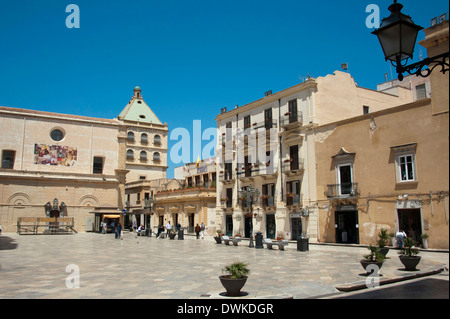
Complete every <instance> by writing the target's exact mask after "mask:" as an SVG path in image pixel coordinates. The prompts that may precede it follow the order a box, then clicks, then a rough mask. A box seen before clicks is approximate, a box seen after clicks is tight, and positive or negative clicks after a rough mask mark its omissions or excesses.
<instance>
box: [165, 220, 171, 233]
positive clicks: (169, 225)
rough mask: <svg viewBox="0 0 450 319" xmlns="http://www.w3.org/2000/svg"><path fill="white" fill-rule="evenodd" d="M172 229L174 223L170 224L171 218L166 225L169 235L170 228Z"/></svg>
mask: <svg viewBox="0 0 450 319" xmlns="http://www.w3.org/2000/svg"><path fill="white" fill-rule="evenodd" d="M171 229H172V225H171V224H170V220H169V222H168V223H167V225H166V231H167V235H168V234H169V233H170V230H171Z"/></svg>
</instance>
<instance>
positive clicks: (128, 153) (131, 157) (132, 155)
mask: <svg viewBox="0 0 450 319" xmlns="http://www.w3.org/2000/svg"><path fill="white" fill-rule="evenodd" d="M133 158H134V152H133V150H128V151H127V159H133Z"/></svg>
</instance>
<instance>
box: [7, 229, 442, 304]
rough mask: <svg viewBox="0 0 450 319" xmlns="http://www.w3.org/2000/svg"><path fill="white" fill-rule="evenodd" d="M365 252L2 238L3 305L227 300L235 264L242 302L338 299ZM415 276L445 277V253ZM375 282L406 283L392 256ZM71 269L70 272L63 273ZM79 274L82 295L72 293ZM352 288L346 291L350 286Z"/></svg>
mask: <svg viewBox="0 0 450 319" xmlns="http://www.w3.org/2000/svg"><path fill="white" fill-rule="evenodd" d="M367 252H368V250H367V249H366V248H365V247H349V246H336V245H323V244H310V245H309V251H305V252H303V251H302V252H299V251H297V246H296V243H290V244H289V246H287V247H286V251H279V250H277V249H274V250H268V249H266V248H264V249H255V248H249V247H248V242H247V241H242V242H241V243H240V244H239V246H237V247H235V246H225V245H224V244H221V245H218V244H216V243H215V241H214V239H213V238H212V237H209V236H207V237H205V239H204V240H201V239H198V240H197V239H195V237H193V236H186V235H185V240H177V239H175V240H170V239H156V238H155V237H136V235H135V234H133V233H126V234H125V235H124V239H123V240H116V239H114V235H112V234H106V235H103V234H94V233H80V234H74V235H55V236H50V235H38V236H32V235H22V236H19V235H18V234H15V233H6V234H2V235H0V299H3V298H11V299H25V298H26V299H28V298H30V299H39V298H47V299H53V298H63V299H65V298H67V299H73V298H87V299H100V298H101V299H111V298H114V299H131V298H139V299H141V298H149V299H211V298H217V299H218V298H226V297H222V296H221V293H223V292H224V291H225V290H224V288H223V287H222V286H221V284H220V281H219V279H218V276H220V275H222V268H223V267H224V266H225V265H227V264H230V263H232V262H234V261H237V260H239V261H244V262H247V263H248V264H249V268H250V270H251V273H250V275H249V279H248V280H247V283H246V285H245V287H244V289H243V290H244V291H245V292H246V293H247V295H246V296H245V297H240V298H269V299H271V298H274V299H275V298H322V297H325V298H326V297H327V296H328V297H329V296H335V295H339V294H342V293H340V292H339V291H338V290H337V289H336V287H337V286H338V287H339V286H344V287H349V284H352V285H353V284H354V285H358V284H361V283H365V281H366V279H367V278H366V277H365V276H362V274H363V273H364V270H363V268H362V267H361V265H360V263H359V260H360V259H361V256H362V255H363V254H366V253H367ZM420 255H421V256H422V261H421V262H420V264H419V266H418V268H419V269H420V271H418V272H414V274H413V275H417V274H428V273H429V272H431V271H436V270H442V269H444V268H446V270H444V271H443V272H442V273H441V274H440V276H443V277H445V278H446V279H447V280H448V267H449V254H448V252H429V251H422V252H421V254H420ZM388 257H391V258H390V259H388V260H387V261H386V262H385V263H384V265H383V267H382V268H381V271H380V273H381V277H379V278H380V280H382V281H383V280H386V279H392V278H400V277H404V276H411V275H412V273H411V272H406V271H403V270H402V268H403V266H402V264H401V263H400V261H399V259H398V258H397V251H396V250H391V251H390V252H389V254H388ZM68 266H69V267H68ZM73 269H79V288H71V287H72V286H73V284H74V283H76V281H75V280H72V278H73V277H74V275H75V274H76V272H73V271H74V270H73ZM350 286H351V285H350Z"/></svg>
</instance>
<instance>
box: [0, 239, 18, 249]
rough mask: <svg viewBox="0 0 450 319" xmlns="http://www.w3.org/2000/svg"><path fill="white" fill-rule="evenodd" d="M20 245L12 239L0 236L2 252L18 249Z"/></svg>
mask: <svg viewBox="0 0 450 319" xmlns="http://www.w3.org/2000/svg"><path fill="white" fill-rule="evenodd" d="M18 245H19V244H17V243H16V242H15V241H14V239H12V238H11V237H6V236H0V250H11V249H17V246H18Z"/></svg>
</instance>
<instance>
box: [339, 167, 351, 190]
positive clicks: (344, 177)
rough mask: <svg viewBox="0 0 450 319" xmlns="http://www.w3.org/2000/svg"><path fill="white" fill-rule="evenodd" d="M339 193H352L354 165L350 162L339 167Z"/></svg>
mask: <svg viewBox="0 0 450 319" xmlns="http://www.w3.org/2000/svg"><path fill="white" fill-rule="evenodd" d="M338 174H339V176H338V184H339V186H338V187H339V195H344V196H346V195H350V194H351V193H352V185H353V184H352V183H353V179H352V166H351V165H350V164H345V165H340V166H339V167H338Z"/></svg>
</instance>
